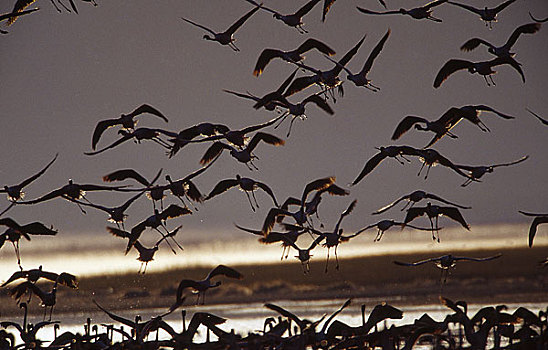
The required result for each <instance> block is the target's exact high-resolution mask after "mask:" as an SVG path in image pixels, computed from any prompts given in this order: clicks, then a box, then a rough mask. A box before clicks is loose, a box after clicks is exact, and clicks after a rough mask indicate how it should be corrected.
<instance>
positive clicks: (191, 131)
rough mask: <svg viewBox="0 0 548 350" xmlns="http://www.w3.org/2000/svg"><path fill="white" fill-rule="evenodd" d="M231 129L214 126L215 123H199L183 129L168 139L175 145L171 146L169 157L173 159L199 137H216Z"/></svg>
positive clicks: (224, 126)
mask: <svg viewBox="0 0 548 350" xmlns="http://www.w3.org/2000/svg"><path fill="white" fill-rule="evenodd" d="M229 130H230V128H229V127H228V126H226V125H223V124H213V123H208V122H204V123H199V124H196V125H193V126H191V127H188V128H186V129H183V130H181V131H179V132H178V133H177V134H175V135H174V136H173V137H172V138H170V139H168V140H167V141H168V142H171V143H173V145H171V146H170V149H169V152H168V156H169V158H171V157H173V156H174V155H175V154H177V152H179V150H180V149H181V148H183V147H184V146H186V145H188V144H189V143H190V141H191V140H192V139H194V138H196V137H198V136H200V135H201V136H214V135H219V134H222V133H226V132H227V131H229Z"/></svg>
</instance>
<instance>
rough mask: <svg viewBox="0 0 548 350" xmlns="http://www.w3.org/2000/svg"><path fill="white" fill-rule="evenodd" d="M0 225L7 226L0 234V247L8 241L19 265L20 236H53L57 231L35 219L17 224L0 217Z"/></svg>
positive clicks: (28, 239)
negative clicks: (28, 222) (27, 222)
mask: <svg viewBox="0 0 548 350" xmlns="http://www.w3.org/2000/svg"><path fill="white" fill-rule="evenodd" d="M0 226H7V227H8V229H7V230H6V231H5V232H4V233H2V234H0V248H2V246H3V245H4V243H5V241H6V240H8V241H10V242H11V244H12V245H13V249H14V250H15V256H16V257H17V265H19V267H21V254H20V250H19V241H20V240H21V237H23V238H25V239H26V240H27V241H30V240H31V239H30V235H40V236H55V235H56V234H57V231H56V230H54V229H53V227H51V228H48V227H46V226H45V225H44V224H42V223H40V222H37V221H35V222H31V223H30V224H25V225H19V224H18V223H17V222H15V220H13V219H11V218H2V219H0Z"/></svg>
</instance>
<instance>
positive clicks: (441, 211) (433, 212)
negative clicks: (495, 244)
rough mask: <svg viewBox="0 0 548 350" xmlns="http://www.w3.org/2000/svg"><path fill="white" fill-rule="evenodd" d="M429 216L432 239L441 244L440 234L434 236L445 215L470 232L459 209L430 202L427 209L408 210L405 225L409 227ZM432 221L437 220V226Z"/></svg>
mask: <svg viewBox="0 0 548 350" xmlns="http://www.w3.org/2000/svg"><path fill="white" fill-rule="evenodd" d="M425 214H426V216H428V220H430V227H431V230H432V239H433V240H436V239H437V241H438V242H439V241H440V237H439V234H438V237H437V238H436V236H435V235H434V232H437V231H438V230H439V227H438V218H439V217H440V216H442V215H445V216H447V217H449V218H450V219H452V220H454V221H456V222H458V223H459V224H461V225H462V227H464V228H465V229H467V230H469V231H470V226H469V225H468V224H467V223H466V221H465V220H464V217H463V216H462V214H461V213H460V211H459V209H458V208H455V207H440V206H438V205H432V204H431V203H430V202H428V203H427V204H426V207H413V208H410V209H408V210H407V215H406V216H405V220H404V224H405V225H407V224H408V223H410V222H411V221H413V220H414V219H416V218H418V217H419V216H423V215H425ZM432 219H435V225H434V222H433V221H432Z"/></svg>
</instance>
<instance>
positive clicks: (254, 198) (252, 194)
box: [246, 191, 259, 209]
mask: <svg viewBox="0 0 548 350" xmlns="http://www.w3.org/2000/svg"><path fill="white" fill-rule="evenodd" d="M246 194H247V192H246ZM251 196H252V197H253V201H255V207H256V208H257V209H259V203H257V198H256V197H255V191H251ZM248 198H249V195H248Z"/></svg>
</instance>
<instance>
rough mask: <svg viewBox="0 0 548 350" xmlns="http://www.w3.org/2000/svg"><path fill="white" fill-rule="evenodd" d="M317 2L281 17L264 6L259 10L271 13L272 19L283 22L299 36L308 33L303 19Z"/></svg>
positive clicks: (249, 0) (314, 1)
mask: <svg viewBox="0 0 548 350" xmlns="http://www.w3.org/2000/svg"><path fill="white" fill-rule="evenodd" d="M246 1H247V2H249V3H251V4H254V5H255V6H259V4H257V3H256V2H255V1H253V0H246ZM319 2H320V0H310V1H308V2H307V3H306V4H304V5H303V6H302V7H301V8H299V9H298V10H297V12H295V13H292V14H288V15H283V14H281V13H280V12H278V11H275V10H273V9H270V8H268V7H265V6H261V9H263V10H265V11H268V12H270V13H272V14H273V15H272V17H274V18H276V19H278V20H280V21H282V22H284V23H285V24H286V25H288V26H290V27H294V28H295V29H297V30H298V31H299V33H300V34H305V33H308V31H307V30H306V29H304V28H303V25H304V23H303V17H304V16H305V15H306V14H307V13H309V12H310V11H311V10H312V9H313V8H314V6H316V4H318V3H319Z"/></svg>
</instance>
